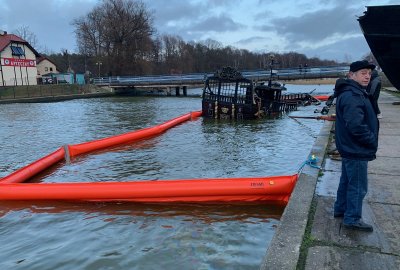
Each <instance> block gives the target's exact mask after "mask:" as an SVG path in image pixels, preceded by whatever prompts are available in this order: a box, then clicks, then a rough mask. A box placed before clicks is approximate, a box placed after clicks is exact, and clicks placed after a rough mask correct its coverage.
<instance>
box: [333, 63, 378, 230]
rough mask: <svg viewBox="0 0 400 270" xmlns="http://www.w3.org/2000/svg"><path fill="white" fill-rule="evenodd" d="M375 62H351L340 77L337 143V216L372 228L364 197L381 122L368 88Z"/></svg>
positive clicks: (356, 227) (353, 226) (361, 227)
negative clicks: (364, 214)
mask: <svg viewBox="0 0 400 270" xmlns="http://www.w3.org/2000/svg"><path fill="white" fill-rule="evenodd" d="M374 69H375V65H373V64H370V63H368V62H367V61H365V60H363V61H356V62H353V63H351V65H350V71H349V75H348V78H347V79H338V80H337V81H336V85H335V96H336V126H335V141H336V147H337V149H338V151H339V153H340V156H341V157H342V175H341V177H340V182H339V187H338V190H337V196H336V202H335V205H334V217H343V226H344V227H345V228H348V229H353V230H361V231H368V232H372V231H373V227H372V226H371V225H369V224H366V223H364V222H363V221H362V218H361V216H362V204H363V199H364V197H365V195H366V194H367V191H368V177H367V175H368V161H371V160H374V159H375V158H376V155H375V154H376V151H377V149H378V132H379V123H378V119H377V115H376V112H375V111H374V108H373V105H372V104H371V101H370V99H369V97H368V93H367V92H366V88H367V86H368V83H369V81H370V79H371V72H372V70H374Z"/></svg>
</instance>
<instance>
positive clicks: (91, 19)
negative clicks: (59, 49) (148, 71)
mask: <svg viewBox="0 0 400 270" xmlns="http://www.w3.org/2000/svg"><path fill="white" fill-rule="evenodd" d="M152 23H153V20H152V16H151V14H150V13H149V12H148V11H147V10H146V6H145V5H144V4H143V3H142V2H140V1H134V0H103V1H102V2H101V3H100V4H99V5H98V6H96V7H95V8H94V9H93V10H92V11H91V12H89V13H88V14H87V15H86V16H83V17H81V18H78V19H76V20H74V21H73V23H72V24H73V25H74V26H75V34H76V38H77V43H78V48H79V52H80V53H83V54H86V55H89V56H94V57H95V59H96V61H102V62H103V63H102V64H103V67H104V68H106V69H107V70H108V73H114V74H119V75H123V74H124V73H128V74H129V73H132V72H134V71H135V68H137V63H138V62H143V61H145V60H146V59H147V58H148V57H149V56H150V55H151V50H152V40H151V36H152V34H153V33H154V29H153V26H152Z"/></svg>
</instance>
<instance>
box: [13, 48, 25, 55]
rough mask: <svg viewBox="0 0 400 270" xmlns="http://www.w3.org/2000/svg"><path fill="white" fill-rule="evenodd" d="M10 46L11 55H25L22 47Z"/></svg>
mask: <svg viewBox="0 0 400 270" xmlns="http://www.w3.org/2000/svg"><path fill="white" fill-rule="evenodd" d="M10 47H11V52H12V55H16V56H22V55H25V52H24V49H22V48H21V47H16V46H10Z"/></svg>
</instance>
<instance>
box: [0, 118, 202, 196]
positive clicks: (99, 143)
mask: <svg viewBox="0 0 400 270" xmlns="http://www.w3.org/2000/svg"><path fill="white" fill-rule="evenodd" d="M201 113H202V112H201V111H196V112H191V113H187V114H185V115H182V116H180V117H177V118H174V119H172V120H169V121H167V122H165V123H162V124H160V125H157V126H155V127H151V128H144V129H141V130H138V131H132V132H128V133H125V134H121V135H118V136H113V137H109V138H105V139H100V140H96V141H91V142H86V143H81V144H76V145H66V146H65V147H66V148H67V149H68V151H67V152H68V153H66V152H65V148H63V147H61V148H59V149H58V150H56V151H55V152H53V153H51V154H49V155H47V156H45V157H43V158H41V159H38V160H37V161H35V162H33V163H31V164H29V165H27V166H25V167H23V168H21V169H18V170H17V171H15V172H13V173H12V174H10V175H8V176H6V177H3V178H2V179H0V184H9V183H22V182H25V181H27V180H28V179H29V178H31V177H33V176H34V175H36V174H38V173H40V172H41V171H44V170H46V169H48V168H49V167H50V166H52V165H54V164H56V163H58V162H60V161H61V160H64V159H65V156H66V155H67V156H68V158H69V157H73V156H78V155H81V154H85V153H88V152H92V151H95V150H100V149H104V148H107V147H113V146H117V145H120V144H124V143H128V142H134V141H138V140H141V139H145V138H148V137H152V136H156V135H159V134H161V133H163V132H165V131H166V130H167V129H169V128H172V127H174V126H176V125H179V124H181V123H183V122H185V121H188V120H190V119H194V118H196V117H199V116H201ZM0 199H1V198H0Z"/></svg>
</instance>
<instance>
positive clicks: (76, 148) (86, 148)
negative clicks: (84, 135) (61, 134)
mask: <svg viewBox="0 0 400 270" xmlns="http://www.w3.org/2000/svg"><path fill="white" fill-rule="evenodd" d="M200 115H201V111H198V112H192V113H188V114H185V115H182V116H179V117H177V118H174V119H172V120H169V121H167V122H165V123H163V124H160V125H157V126H154V127H150V128H143V129H140V130H137V131H132V132H129V133H125V134H121V135H118V136H113V137H109V138H104V139H100V140H96V141H91V142H86V143H81V144H75V145H68V151H69V155H70V156H71V157H74V156H78V155H81V154H86V153H89V152H93V151H96V150H100V149H104V148H107V147H112V146H116V145H120V144H124V143H128V142H134V141H138V140H142V139H145V138H149V137H152V136H156V135H159V134H161V133H163V132H165V131H166V130H167V129H169V128H171V127H174V126H176V125H179V124H181V123H183V122H185V121H188V120H190V119H192V118H195V117H199V116H200Z"/></svg>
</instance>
